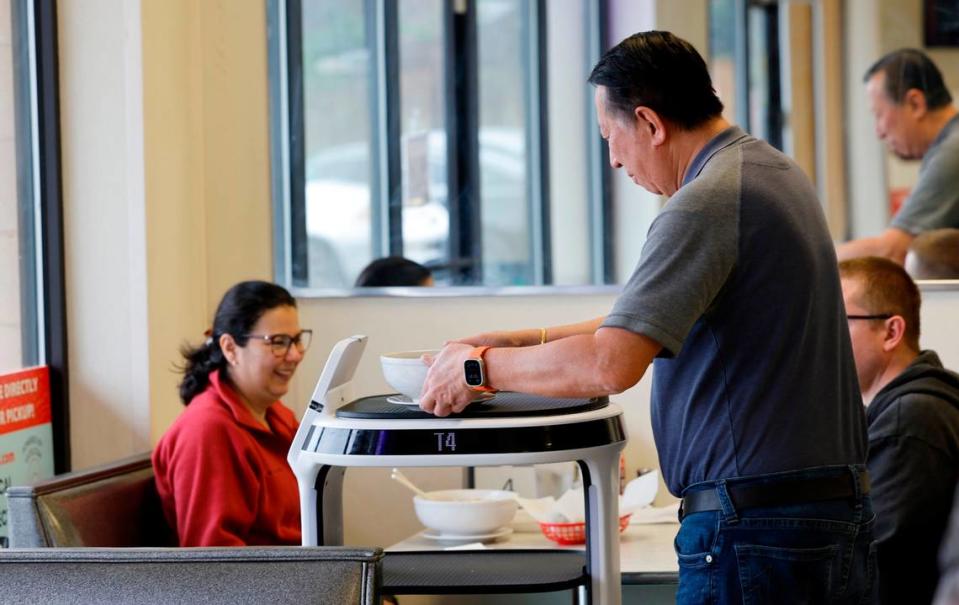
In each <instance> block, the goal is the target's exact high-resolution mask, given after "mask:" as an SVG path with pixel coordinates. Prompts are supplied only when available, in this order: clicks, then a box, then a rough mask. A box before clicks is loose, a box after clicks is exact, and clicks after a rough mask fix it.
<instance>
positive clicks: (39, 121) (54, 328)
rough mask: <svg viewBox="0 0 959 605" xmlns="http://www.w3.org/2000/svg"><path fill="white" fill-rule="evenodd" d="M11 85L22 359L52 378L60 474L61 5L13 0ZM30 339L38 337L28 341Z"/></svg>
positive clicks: (63, 455) (64, 361) (64, 369)
mask: <svg viewBox="0 0 959 605" xmlns="http://www.w3.org/2000/svg"><path fill="white" fill-rule="evenodd" d="M11 12H12V14H11V33H12V37H13V40H12V42H13V47H14V80H15V81H18V82H20V83H26V84H27V86H21V87H20V88H19V89H18V91H17V94H16V99H15V103H16V112H17V115H29V116H30V120H29V121H27V120H17V128H16V139H17V142H16V145H17V160H18V162H23V163H24V164H25V166H26V172H28V173H29V175H30V179H29V180H27V179H22V180H20V179H18V181H19V182H18V188H17V195H18V204H20V205H21V207H22V205H23V204H24V202H23V200H25V199H28V200H30V204H31V208H32V212H21V214H20V224H19V229H21V231H20V232H21V233H28V234H29V237H30V239H31V241H30V245H31V247H32V254H30V255H27V254H23V255H22V257H21V258H22V259H23V260H22V261H21V267H20V270H21V275H22V276H23V278H24V279H23V282H22V283H25V282H28V281H29V282H31V283H32V284H34V285H35V288H32V287H31V288H24V287H21V313H22V314H23V316H24V330H23V332H22V333H23V334H24V336H23V337H22V338H23V345H24V346H23V351H24V358H25V359H32V360H36V363H37V364H41V365H46V366H47V367H48V368H49V374H50V405H51V412H52V415H53V421H52V430H53V464H54V472H55V473H64V472H67V471H69V470H71V456H70V404H69V394H70V391H69V371H68V367H69V363H68V362H69V357H68V347H67V309H66V266H65V262H64V246H63V234H64V224H63V223H64V215H63V199H62V178H61V161H60V84H59V82H60V80H59V51H58V42H57V2H56V0H12V2H11ZM27 333H32V334H33V335H34V339H33V340H32V342H28V341H27Z"/></svg>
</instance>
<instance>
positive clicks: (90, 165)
mask: <svg viewBox="0 0 959 605" xmlns="http://www.w3.org/2000/svg"><path fill="white" fill-rule="evenodd" d="M58 8H59V30H60V31H59V45H60V119H61V137H62V167H63V172H62V174H63V207H64V210H63V212H64V231H65V235H64V257H65V263H66V264H65V268H66V288H67V297H66V299H67V326H68V330H69V333H68V335H67V336H68V342H69V364H70V399H71V414H70V415H71V418H70V440H71V443H72V455H73V460H74V464H75V465H80V466H86V465H89V464H92V463H94V462H99V461H104V460H109V459H114V458H118V457H121V456H124V455H127V454H129V453H131V452H135V451H143V450H146V449H148V448H149V447H150V439H149V436H150V433H149V430H150V427H149V418H150V415H149V414H150V409H149V405H150V393H149V388H148V387H149V382H148V375H149V360H148V357H147V348H146V347H147V345H148V344H149V337H148V333H149V326H148V321H147V308H146V289H147V258H146V253H147V250H146V238H145V198H144V187H143V172H144V166H143V125H142V123H143V115H142V100H143V87H142V69H141V63H140V58H141V53H140V5H139V2H128V1H125V0H89V1H87V0H84V1H83V2H78V1H73V2H61V3H60V4H59V5H58ZM106 434H109V435H111V437H110V439H104V438H103V437H104V435H106Z"/></svg>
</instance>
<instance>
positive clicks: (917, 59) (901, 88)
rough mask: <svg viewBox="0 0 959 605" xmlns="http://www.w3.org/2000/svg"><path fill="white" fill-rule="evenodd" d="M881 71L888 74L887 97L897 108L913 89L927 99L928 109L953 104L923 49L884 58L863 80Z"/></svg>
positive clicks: (893, 53) (933, 64)
mask: <svg viewBox="0 0 959 605" xmlns="http://www.w3.org/2000/svg"><path fill="white" fill-rule="evenodd" d="M880 71H881V72H882V73H884V74H886V85H885V87H884V90H885V92H886V96H888V97H889V100H891V101H892V102H893V103H895V104H897V105H899V104H901V103H902V101H903V99H905V97H906V93H907V92H909V90H911V89H913V88H915V89H916V90H919V91H920V92H922V94H924V95H925V96H926V107H928V108H929V109H939V108H940V107H945V106H946V105H948V104H949V103H951V102H952V95H951V94H949V89H948V88H946V85H945V83H944V82H943V81H942V73H940V72H939V68H938V67H936V64H935V63H933V62H932V59H930V58H929V57H927V56H926V54H925V53H924V52H922V51H921V50H916V49H915V48H900V49H899V50H894V51H892V52H891V53H889V54H887V55H884V56H883V57H882V58H881V59H879V60H878V61H876V62H875V63H873V64H872V66H871V67H870V68H869V69H867V70H866V75H865V76H863V81H864V82H868V81H869V80H871V79H872V77H873V76H874V75H876V74H877V73H879V72H880Z"/></svg>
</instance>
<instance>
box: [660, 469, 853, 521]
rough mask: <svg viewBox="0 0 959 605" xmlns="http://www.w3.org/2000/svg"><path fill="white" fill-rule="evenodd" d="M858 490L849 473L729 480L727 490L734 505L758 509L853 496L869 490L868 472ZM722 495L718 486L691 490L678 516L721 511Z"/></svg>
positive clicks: (681, 517) (681, 505) (735, 506)
mask: <svg viewBox="0 0 959 605" xmlns="http://www.w3.org/2000/svg"><path fill="white" fill-rule="evenodd" d="M858 481H859V489H858V490H857V489H856V486H855V484H854V483H853V482H852V480H851V478H850V477H849V475H837V476H835V477H822V478H816V479H785V480H782V481H776V482H774V483H765V484H752V485H735V484H733V483H726V492H727V493H728V494H729V498H730V500H732V504H733V508H736V509H740V508H755V507H761V506H785V505H788V504H802V503H804V502H821V501H823V500H838V499H840V498H851V497H854V496H856V494H857V493H858V494H868V493H869V474H868V473H866V472H862V473H859V479H858ZM722 508H723V507H722V506H721V505H720V503H719V494H718V493H717V492H716V488H715V487H711V488H709V489H702V490H696V491H689V492H687V493H686V495H685V496H684V497H683V501H682V503H681V504H680V506H679V519H680V521H682V519H683V517H685V516H686V515H691V514H693V513H699V512H703V511H709V510H722Z"/></svg>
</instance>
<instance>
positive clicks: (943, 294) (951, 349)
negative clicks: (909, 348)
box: [919, 281, 959, 372]
mask: <svg viewBox="0 0 959 605" xmlns="http://www.w3.org/2000/svg"><path fill="white" fill-rule="evenodd" d="M919 290H920V292H921V294H922V313H921V315H920V317H919V323H920V328H921V333H920V335H919V345H920V346H921V347H922V348H924V349H933V350H935V351H936V352H937V353H939V357H940V358H941V359H942V364H943V365H944V366H946V367H947V368H949V369H951V370H955V371H957V372H959V322H957V321H956V312H957V309H959V281H950V282H945V281H943V282H919Z"/></svg>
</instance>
